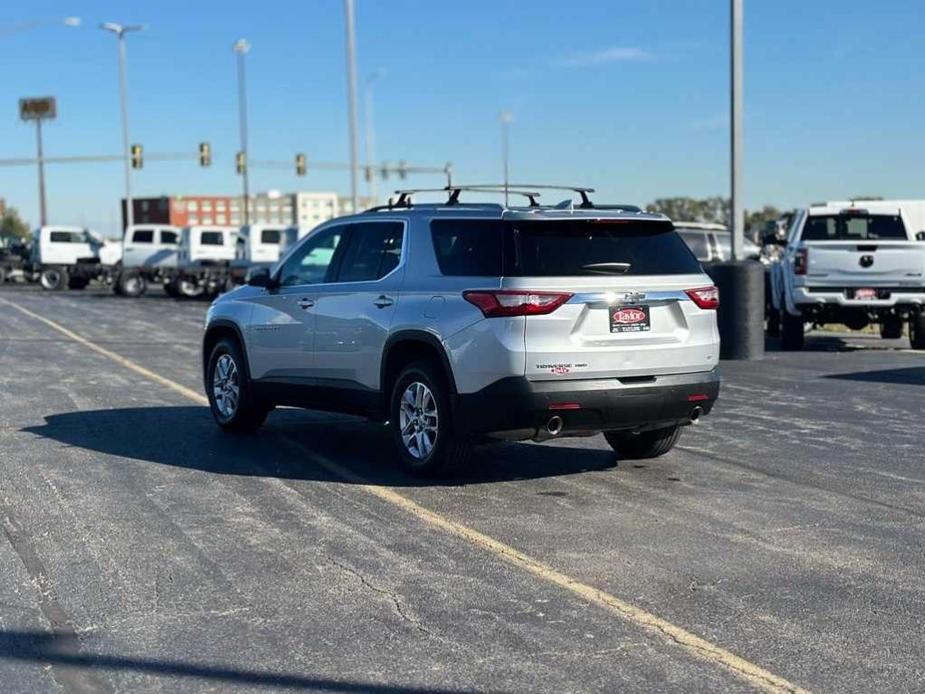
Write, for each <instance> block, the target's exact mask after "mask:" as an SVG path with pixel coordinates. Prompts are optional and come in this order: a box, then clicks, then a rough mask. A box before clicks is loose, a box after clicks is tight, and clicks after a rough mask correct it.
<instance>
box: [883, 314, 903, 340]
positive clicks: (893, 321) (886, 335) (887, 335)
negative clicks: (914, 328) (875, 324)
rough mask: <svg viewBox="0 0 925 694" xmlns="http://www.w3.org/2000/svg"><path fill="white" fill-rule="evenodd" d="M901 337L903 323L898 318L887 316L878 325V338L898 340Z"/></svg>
mask: <svg viewBox="0 0 925 694" xmlns="http://www.w3.org/2000/svg"><path fill="white" fill-rule="evenodd" d="M902 336H903V321H902V318H900V317H899V316H887V317H886V318H885V319H884V320H883V322H882V323H881V324H880V337H882V338H883V339H884V340H898V339H900V338H901V337H902Z"/></svg>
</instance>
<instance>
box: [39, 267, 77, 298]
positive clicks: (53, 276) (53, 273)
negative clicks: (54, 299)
mask: <svg viewBox="0 0 925 694" xmlns="http://www.w3.org/2000/svg"><path fill="white" fill-rule="evenodd" d="M69 282H70V275H69V274H68V271H67V268H65V267H62V266H60V265H50V266H48V267H46V268H42V272H41V273H39V284H41V285H42V289H44V290H45V291H49V292H59V291H61V290H62V289H64V288H65V287H66V286H68V284H69Z"/></svg>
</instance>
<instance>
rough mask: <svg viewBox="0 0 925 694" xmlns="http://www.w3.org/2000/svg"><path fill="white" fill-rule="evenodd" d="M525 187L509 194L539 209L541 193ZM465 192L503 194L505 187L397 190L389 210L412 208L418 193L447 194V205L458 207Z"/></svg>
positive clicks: (485, 186) (481, 186)
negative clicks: (519, 197)
mask: <svg viewBox="0 0 925 694" xmlns="http://www.w3.org/2000/svg"><path fill="white" fill-rule="evenodd" d="M523 188H525V186H517V187H516V189H515V187H514V186H508V187H507V192H508V194H510V195H522V196H523V197H525V198H527V200H529V202H530V207H539V206H540V204H539V202H537V198H538V197H539V196H540V194H539V192H537V191H535V190H524V189H523ZM463 191H467V192H475V193H503V192H504V191H505V187H504V186H503V185H501V186H496V185H479V186H462V185H452V186H444V187H443V188H410V189H407V190H396V191H395V194H396V195H398V200H396V201H395V202H393V203H391V204H390V205H389V209H392V208H394V207H411V196H412V195H415V194H417V193H447V200H446V205H447V206H452V205H458V204H459V194H460V193H461V192H463Z"/></svg>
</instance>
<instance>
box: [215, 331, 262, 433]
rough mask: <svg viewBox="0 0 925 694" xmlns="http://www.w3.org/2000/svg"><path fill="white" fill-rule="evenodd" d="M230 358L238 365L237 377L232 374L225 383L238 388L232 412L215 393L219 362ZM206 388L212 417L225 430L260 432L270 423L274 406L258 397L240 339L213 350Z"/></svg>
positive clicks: (229, 339)
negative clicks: (268, 421) (262, 426)
mask: <svg viewBox="0 0 925 694" xmlns="http://www.w3.org/2000/svg"><path fill="white" fill-rule="evenodd" d="M226 358H227V359H230V360H231V362H232V363H233V365H234V375H232V374H231V373H230V372H229V378H228V379H227V380H226V381H225V382H226V383H227V384H228V385H234V386H236V387H237V389H238V397H237V401H236V402H235V403H234V406H233V407H231V408H229V409H225V408H223V405H222V403H221V402H219V401H217V400H216V398H217V397H218V396H217V395H216V392H215V390H216V388H215V385H216V378H215V372H216V369H217V368H219V360H225V359H226ZM223 363H225V364H227V361H223ZM219 380H221V378H220V379H219ZM205 388H206V395H207V396H208V398H209V409H210V410H211V411H212V416H213V417H214V418H215V421H216V423H217V424H218V425H219V426H220V427H221V428H222V429H224V430H225V431H234V432H243V433H249V432H252V431H256V430H257V429H259V428H260V426H261V425H262V424H263V423H264V422H265V421H266V419H267V414H269V412H270V410H271V409H272V407H271V406H268V405H267V404H266V403H263V402H261V401H260V400H259V399H258V398H257V396H256V394H255V392H254V387H253V385H252V384H251V380H250V377H249V376H248V372H247V363H246V362H245V360H244V354H243V352H242V351H241V347H240V345H238V342H237V340H234V339H231V338H224V339H222V340H219V342H218V344H217V345H215V347H214V348H213V349H212V354H211V355H210V356H209V364H208V368H207V369H206V378H205ZM226 392H227V391H226Z"/></svg>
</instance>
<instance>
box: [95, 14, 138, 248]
mask: <svg viewBox="0 0 925 694" xmlns="http://www.w3.org/2000/svg"><path fill="white" fill-rule="evenodd" d="M100 29H102V30H103V31H111V32H112V33H113V34H115V35H116V38H117V39H118V41H119V108H120V110H121V112H122V154H123V156H124V158H125V161H124V164H125V224H126V227H130V226H131V225H132V224H134V223H135V205H134V202H133V201H132V166H131V153H130V149H131V144H130V143H129V131H128V79H127V77H126V67H125V35H126V34H127V33H128V32H130V31H141V30H142V29H144V27H143V26H141V25H140V24H129V25H124V24H116V23H115V22H106V23H105V24H100ZM124 231H125V230H124V229H123V233H124Z"/></svg>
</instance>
